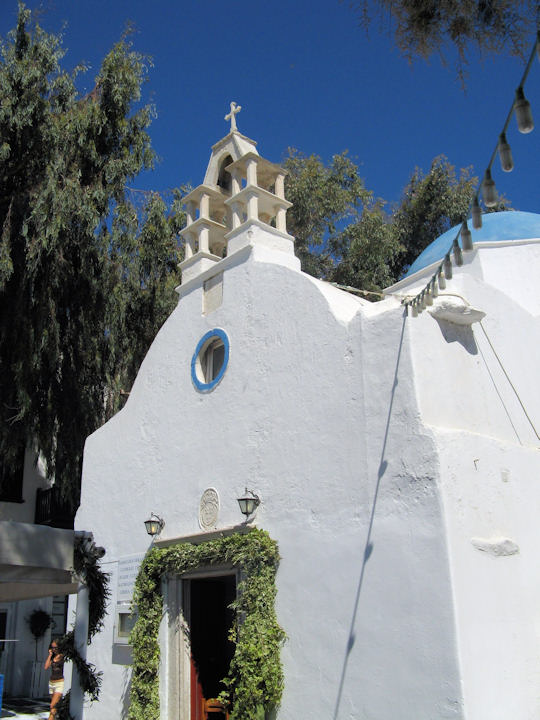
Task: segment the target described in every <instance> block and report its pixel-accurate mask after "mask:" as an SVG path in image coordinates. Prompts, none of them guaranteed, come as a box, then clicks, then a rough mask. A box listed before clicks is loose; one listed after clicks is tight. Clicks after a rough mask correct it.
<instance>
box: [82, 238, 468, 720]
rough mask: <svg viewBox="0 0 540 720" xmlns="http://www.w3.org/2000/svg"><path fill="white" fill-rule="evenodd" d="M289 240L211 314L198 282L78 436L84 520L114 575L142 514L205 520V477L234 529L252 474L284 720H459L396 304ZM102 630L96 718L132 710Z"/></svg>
mask: <svg viewBox="0 0 540 720" xmlns="http://www.w3.org/2000/svg"><path fill="white" fill-rule="evenodd" d="M281 254H282V253H276V252H274V253H273V254H272V251H271V250H270V249H268V248H256V249H253V250H252V251H251V252H250V254H249V256H248V255H246V256H245V259H244V261H243V262H241V263H237V264H234V263H233V262H232V259H231V258H227V259H226V261H223V262H224V263H225V264H226V265H227V270H226V272H225V273H224V276H223V303H222V305H221V306H220V307H219V308H218V309H216V310H215V311H213V312H212V313H210V314H209V315H206V316H205V315H203V314H202V307H203V291H202V288H201V287H200V286H197V284H196V283H193V284H191V287H190V289H189V291H187V292H186V293H185V294H184V295H183V297H182V298H181V300H180V302H179V305H178V307H177V308H176V310H175V311H174V312H173V313H172V315H171V317H170V318H169V320H168V321H167V322H166V323H165V325H164V326H163V328H162V329H161V331H160V332H159V334H158V336H157V337H156V340H155V341H154V343H153V345H152V347H151V348H150V350H149V352H148V355H147V357H146V359H145V360H144V362H143V364H142V366H141V369H140V372H139V375H138V377H137V380H136V381H135V384H134V386H133V389H132V392H131V395H130V398H129V400H128V402H127V404H126V406H125V408H124V409H123V410H122V411H121V412H120V413H119V414H118V415H117V416H115V417H114V418H113V419H112V420H111V421H109V422H108V423H107V424H106V425H105V426H104V427H102V428H101V429H100V430H98V431H97V432H96V433H94V434H93V435H92V436H90V437H89V438H88V440H87V444H86V450H85V459H84V469H83V483H82V502H81V507H80V509H79V512H78V515H77V519H76V527H77V528H91V529H92V530H93V532H94V536H95V540H96V543H97V544H98V545H103V546H105V548H106V549H107V556H106V560H107V567H108V568H110V569H113V570H114V566H115V561H116V560H117V559H118V558H121V557H123V556H126V555H129V554H132V553H137V552H143V551H145V550H146V548H147V547H148V537H147V536H146V535H145V532H144V527H143V524H142V523H143V521H144V520H145V519H146V518H147V517H148V516H149V514H150V512H151V511H153V512H156V513H158V514H159V515H161V516H162V517H164V519H165V522H166V526H165V530H164V533H163V535H164V537H165V538H167V537H171V538H173V537H180V536H185V535H189V534H192V533H195V532H198V531H200V530H199V527H198V507H199V501H200V498H201V495H202V493H203V491H204V490H205V489H206V488H208V487H215V488H216V489H217V490H218V492H219V495H220V501H221V509H220V515H219V520H218V527H226V526H230V525H235V524H237V523H238V521H239V519H240V517H239V511H238V505H237V502H236V498H237V497H239V495H240V494H242V493H243V490H244V487H245V486H246V485H247V486H248V487H249V488H250V489H252V490H253V491H255V492H256V493H257V494H259V495H260V497H261V500H262V504H261V506H260V507H259V510H258V514H257V518H256V523H257V525H258V526H260V527H262V528H264V529H265V530H267V531H268V532H269V533H270V535H271V536H272V537H273V538H274V539H276V540H277V541H278V543H279V547H280V552H281V556H282V562H281V564H280V568H279V573H278V596H277V612H278V619H279V621H280V623H281V624H282V626H283V627H284V629H285V631H286V633H287V635H288V641H287V643H286V644H285V646H284V649H283V661H284V669H285V677H286V688H285V694H284V697H283V703H282V706H281V709H280V711H279V718H280V720H289V719H291V720H292V718H297V717H309V716H310V715H313V716H317V717H333V718H369V717H372V718H377V720H394V719H395V718H396V717H400V718H411V720H413V719H414V720H418V718H431V717H433V718H464V717H465V714H464V709H463V702H462V688H461V673H460V669H459V663H458V646H457V639H456V632H455V628H456V619H455V616H454V608H453V593H452V586H451V577H450V561H449V555H448V548H447V544H446V530H445V527H446V525H445V518H444V513H443V505H442V502H441V494H440V488H439V485H438V480H439V460H438V454H437V447H436V442H435V435H434V434H433V432H432V431H431V430H429V429H426V428H424V427H423V426H422V423H421V417H420V412H419V407H418V403H417V399H416V389H415V382H414V373H413V367H412V365H411V347H410V346H411V337H410V331H409V325H408V323H406V322H405V321H404V318H403V313H402V310H401V308H400V306H399V304H398V303H396V302H395V301H394V300H388V301H385V302H383V303H381V304H380V306H379V307H378V308H376V309H374V308H373V306H368V305H366V304H365V303H363V302H361V301H358V300H355V299H352V298H351V297H350V296H348V295H345V294H343V293H341V292H339V291H334V289H331V290H329V289H328V288H327V286H324V288H325V290H324V292H322V288H323V286H322V285H321V284H320V283H318V282H317V281H314V280H313V279H312V278H309V277H308V276H306V275H304V274H302V273H300V272H298V271H295V270H294V269H291V268H290V267H286V266H285V264H286V263H285V264H284V265H280V264H279V258H278V255H281ZM262 259H264V261H261V260H262ZM216 270H217V266H216ZM216 327H219V328H222V329H223V330H225V331H226V332H227V334H228V336H229V339H230V359H229V366H228V369H227V371H226V373H225V375H224V377H223V379H222V381H221V382H220V384H219V385H218V386H217V387H216V388H215V389H214V390H213V391H212V392H210V393H199V392H197V391H196V390H195V388H194V387H193V384H192V381H191V377H190V364H191V356H192V353H193V351H194V349H195V347H196V345H197V342H198V341H199V339H200V338H201V337H202V336H203V335H204V334H205V333H206V332H207V331H208V330H211V329H212V328H216ZM112 588H113V591H114V590H115V579H114V577H113V581H112ZM112 601H113V604H114V602H115V597H114V595H113V598H112ZM113 625H114V619H113V618H111V616H109V617H108V618H107V621H106V626H105V629H104V631H103V632H102V633H101V634H100V635H99V637H98V638H96V640H95V641H94V643H93V644H92V646H91V647H90V648H89V659H90V661H91V662H95V663H96V665H97V666H98V667H99V668H101V669H103V670H104V681H103V693H102V700H101V701H100V703H99V704H97V705H95V706H93V707H90V708H89V709H88V717H94V716H96V717H97V716H98V715H99V716H100V717H105V718H109V717H110V718H117V717H119V715H120V714H122V710H123V709H124V702H123V699H122V698H123V697H125V692H126V688H127V685H128V683H129V671H128V670H127V668H126V667H124V666H122V665H121V664H118V663H119V662H121V661H125V660H126V658H124V659H123V660H122V658H119V657H118V652H117V648H116V646H114V643H113ZM115 654H116V657H115ZM467 717H468V716H467Z"/></svg>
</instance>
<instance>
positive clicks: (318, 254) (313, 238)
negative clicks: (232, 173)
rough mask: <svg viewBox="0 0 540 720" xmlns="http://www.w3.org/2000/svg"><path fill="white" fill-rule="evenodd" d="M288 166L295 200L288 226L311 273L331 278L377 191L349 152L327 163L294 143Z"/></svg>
mask: <svg viewBox="0 0 540 720" xmlns="http://www.w3.org/2000/svg"><path fill="white" fill-rule="evenodd" d="M283 167H284V168H285V169H286V170H287V172H288V175H287V177H286V181H285V194H286V197H287V199H288V200H289V201H290V202H292V204H293V205H292V208H291V209H290V210H289V211H288V213H287V228H288V232H289V233H290V234H291V235H293V236H294V237H295V252H296V255H297V256H298V257H299V258H300V261H301V263H302V269H303V270H304V271H305V272H307V273H309V274H310V275H314V276H315V277H322V278H325V277H327V275H328V273H329V272H331V270H332V268H333V267H334V265H335V257H334V253H335V249H336V248H337V247H339V246H340V245H341V244H342V243H343V242H344V239H343V238H342V234H343V232H344V231H345V228H346V226H347V225H349V224H350V223H351V222H353V221H356V220H357V219H358V218H359V217H360V215H361V213H362V210H363V208H364V207H365V206H366V205H368V204H369V203H370V202H371V197H372V196H371V193H370V192H369V191H368V190H366V188H365V187H364V183H363V181H362V179H361V178H360V176H359V175H358V167H357V166H356V165H355V164H354V162H353V161H352V160H351V159H350V158H349V157H348V155H347V153H346V152H343V153H341V154H340V155H334V157H333V158H332V161H331V162H330V164H329V165H328V166H326V165H325V164H324V163H323V161H322V160H321V158H320V157H318V156H317V155H309V156H306V155H303V154H302V153H300V152H298V150H295V149H294V148H289V150H288V155H287V157H286V158H285V159H284V162H283Z"/></svg>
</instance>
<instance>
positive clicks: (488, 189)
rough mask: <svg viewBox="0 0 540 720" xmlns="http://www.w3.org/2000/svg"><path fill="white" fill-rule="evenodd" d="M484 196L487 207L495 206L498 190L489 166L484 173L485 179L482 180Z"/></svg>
mask: <svg viewBox="0 0 540 720" xmlns="http://www.w3.org/2000/svg"><path fill="white" fill-rule="evenodd" d="M482 197H483V198H484V203H485V205H486V206H487V207H495V205H496V204H497V190H496V188H495V182H494V180H493V178H492V177H491V170H490V169H489V168H488V169H487V170H486V172H485V173H484V179H483V180H482Z"/></svg>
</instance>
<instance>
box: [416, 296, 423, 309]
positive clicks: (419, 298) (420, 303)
mask: <svg viewBox="0 0 540 720" xmlns="http://www.w3.org/2000/svg"><path fill="white" fill-rule="evenodd" d="M415 303H416V309H417V310H418V312H419V313H421V312H422V310H423V309H424V307H423V305H422V298H421V296H420V295H418V297H417V298H416V300H415Z"/></svg>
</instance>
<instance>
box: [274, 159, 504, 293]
mask: <svg viewBox="0 0 540 720" xmlns="http://www.w3.org/2000/svg"><path fill="white" fill-rule="evenodd" d="M289 152H290V155H289V158H287V159H286V160H285V162H284V166H285V167H286V168H287V169H288V170H289V172H291V171H292V172H291V175H290V176H289V178H288V185H287V190H288V195H287V197H289V198H290V199H291V200H292V202H293V203H295V204H294V205H293V207H292V208H291V209H290V210H289V215H288V228H289V230H290V232H291V234H295V235H296V238H297V241H296V253H297V255H298V257H299V258H300V260H301V262H302V269H303V270H304V271H305V272H308V273H310V274H311V275H314V276H315V277H318V278H321V279H324V280H329V281H330V282H337V283H339V284H342V285H349V286H352V287H355V288H358V289H361V290H364V291H370V292H374V293H377V292H380V291H381V290H382V289H383V288H384V287H387V286H388V285H391V284H392V283H393V282H395V281H396V280H398V279H399V277H400V276H401V275H402V274H403V273H404V272H405V271H406V270H407V268H408V267H409V265H411V263H412V262H413V261H414V260H415V259H416V258H417V257H418V255H419V254H420V253H421V252H422V250H424V249H425V248H426V247H427V246H428V245H429V244H430V243H431V242H432V241H433V240H435V239H436V238H437V237H438V236H439V235H441V234H442V233H444V232H446V231H447V230H449V229H450V228H451V227H453V226H455V225H458V224H460V223H461V222H462V220H463V219H464V218H466V217H467V216H468V212H469V207H470V204H471V201H472V199H473V196H474V193H475V191H476V188H477V185H478V178H477V177H475V176H474V175H473V172H472V168H464V169H462V170H461V171H460V173H459V175H457V174H456V170H455V168H454V166H453V165H451V163H450V162H449V161H448V159H447V158H446V157H444V155H441V156H439V157H437V158H435V159H434V160H433V161H432V163H431V167H430V169H429V171H428V172H427V173H424V172H423V171H422V170H421V169H420V168H415V170H414V171H413V173H412V175H411V177H410V179H409V182H408V183H407V185H406V187H405V189H404V191H403V194H402V197H401V199H400V202H399V203H398V204H396V205H395V206H394V207H392V208H390V209H387V207H386V205H385V203H384V202H383V201H382V200H375V199H374V198H373V196H372V194H371V193H370V192H369V191H367V190H366V188H365V187H364V185H363V183H362V181H361V179H360V178H359V176H358V168H357V167H356V165H355V164H354V163H353V162H352V161H351V160H350V158H348V157H347V155H346V154H342V155H337V156H335V157H334V158H333V160H332V162H331V163H330V164H329V166H328V167H326V166H325V165H324V163H323V162H322V160H321V159H320V158H318V157H316V156H310V157H305V156H303V155H301V154H300V153H298V152H297V151H295V150H293V151H289ZM341 163H346V173H343V172H336V167H338V168H340V167H341V166H342V165H341ZM329 178H331V182H329ZM327 186H329V188H330V189H329V192H328V194H326V193H325V188H326V187H327ZM336 198H338V202H336ZM336 208H337V209H338V211H337V212H336V211H335V210H336ZM509 208H510V205H509V203H508V201H507V200H506V199H505V198H504V197H501V198H500V200H499V203H498V204H497V206H496V207H494V208H490V209H489V210H490V211H498V210H506V209H509ZM291 221H292V222H291Z"/></svg>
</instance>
